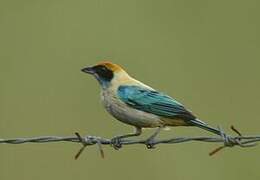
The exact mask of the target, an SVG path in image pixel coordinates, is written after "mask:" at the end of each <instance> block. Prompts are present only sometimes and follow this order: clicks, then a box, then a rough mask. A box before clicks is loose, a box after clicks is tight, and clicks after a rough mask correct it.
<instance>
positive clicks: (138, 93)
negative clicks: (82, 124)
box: [117, 86, 196, 121]
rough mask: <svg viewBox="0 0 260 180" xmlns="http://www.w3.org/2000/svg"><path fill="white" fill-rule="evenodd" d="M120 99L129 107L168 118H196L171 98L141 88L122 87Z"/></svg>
mask: <svg viewBox="0 0 260 180" xmlns="http://www.w3.org/2000/svg"><path fill="white" fill-rule="evenodd" d="M117 93H118V96H119V98H120V99H121V100H122V101H123V102H124V103H126V104H127V105H128V106H130V107H132V108H135V109H138V110H141V111H144V112H148V113H152V114H155V115H158V116H162V117H166V118H181V119H184V120H187V121H189V120H194V119H196V117H195V116H194V115H193V114H192V113H191V112H190V111H188V110H187V109H185V107H184V106H183V105H182V104H181V103H179V102H178V101H176V100H175V99H173V98H171V97H170V96H168V95H166V94H163V93H161V92H158V91H154V90H149V89H146V88H142V87H139V86H120V87H119V88H118V92H117Z"/></svg>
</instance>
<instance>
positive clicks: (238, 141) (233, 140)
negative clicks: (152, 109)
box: [0, 135, 260, 146]
mask: <svg viewBox="0 0 260 180" xmlns="http://www.w3.org/2000/svg"><path fill="white" fill-rule="evenodd" d="M83 139H84V143H85V144H86V145H94V144H97V143H100V144H102V145H109V144H112V142H111V140H110V139H107V138H102V137H97V136H85V137H83ZM189 141H201V142H211V143H226V139H223V138H222V137H217V136H216V137H203V136H197V137H176V138H170V139H162V140H155V141H154V142H153V143H154V144H175V143H183V142H189ZM258 141H260V135H257V136H234V137H230V136H229V137H228V143H229V144H230V145H226V146H236V145H238V146H241V145H248V144H252V143H255V142H258ZM49 142H74V143H82V141H81V140H80V139H79V138H78V137H77V136H68V137H60V136H40V137H32V138H13V139H0V144H23V143H49ZM145 143H146V140H129V139H124V140H122V142H121V144H122V145H131V144H145Z"/></svg>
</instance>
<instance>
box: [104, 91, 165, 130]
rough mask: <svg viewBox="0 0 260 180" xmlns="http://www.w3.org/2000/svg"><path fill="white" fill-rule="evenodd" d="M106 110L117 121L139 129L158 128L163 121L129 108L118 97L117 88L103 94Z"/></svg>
mask: <svg viewBox="0 0 260 180" xmlns="http://www.w3.org/2000/svg"><path fill="white" fill-rule="evenodd" d="M101 99H102V103H103V105H104V107H105V109H106V110H107V111H108V112H109V113H110V114H111V115H112V116H114V117H115V118H116V119H117V120H119V121H121V122H123V123H126V124H130V125H133V126H137V127H158V126H160V125H161V123H162V122H161V120H160V118H159V117H158V116H156V115H153V114H150V113H146V112H143V111H139V110H136V109H134V108H131V107H129V106H128V105H126V104H125V103H124V102H123V101H121V100H120V99H119V98H118V96H117V88H108V89H106V90H103V91H102V92H101Z"/></svg>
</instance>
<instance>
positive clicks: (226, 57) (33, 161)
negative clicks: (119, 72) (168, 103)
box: [0, 0, 260, 180]
mask: <svg viewBox="0 0 260 180" xmlns="http://www.w3.org/2000/svg"><path fill="white" fill-rule="evenodd" d="M259 5H260V3H259V1H257V0H248V1H242V0H220V1H207V0H198V1H194V0H178V1H176V0H174V1H170V0H167V1H166V0H163V1H149V0H145V1H138V0H129V1H120V0H109V1H108V0H75V1H70V0H44V1H35V0H23V1H20V0H1V1H0V86H1V88H0V138H15V137H33V136H40V135H59V136H67V135H73V133H74V132H75V131H78V132H80V133H81V134H90V135H98V136H103V137H112V136H114V135H118V134H122V133H127V132H131V131H132V128H131V127H129V126H126V125H124V124H122V123H120V122H118V121H116V120H114V119H113V118H112V117H111V116H109V115H108V114H107V113H106V112H105V110H104V109H103V108H102V105H101V103H100V100H99V87H98V84H97V82H96V81H95V80H94V79H93V78H92V77H90V76H88V75H86V74H84V73H81V72H80V69H81V68H82V67H84V66H87V65H92V64H95V63H97V62H99V61H100V60H104V59H108V60H111V61H113V62H116V63H118V64H121V65H122V66H124V67H125V68H126V69H127V70H128V72H129V73H130V74H131V75H133V76H134V77H136V78H137V79H139V80H141V81H143V82H145V83H147V84H149V85H151V86H152V87H154V88H156V89H159V90H162V91H164V92H166V93H168V94H170V95H172V96H174V97H175V98H176V99H178V100H179V101H181V102H182V103H183V104H185V105H186V106H187V107H188V108H189V109H191V110H192V111H193V112H194V113H195V114H196V115H197V116H199V117H200V118H201V119H203V120H204V121H206V122H208V123H210V124H211V125H213V126H217V125H221V126H222V127H223V128H224V129H225V130H226V131H227V132H228V133H232V132H230V130H229V126H230V125H231V124H233V125H235V126H236V127H237V128H238V129H240V130H241V131H242V132H244V133H245V134H260V119H259V117H258V115H259V112H258V111H259V107H260V101H259V99H260V95H259V91H260V84H259V80H260V72H259V66H260V61H259V60H260V36H259V30H260V29H259V28H260V21H259V18H260V8H259ZM150 133H151V131H146V132H145V134H144V136H148V135H149V134H150ZM188 135H191V136H192V135H210V134H209V133H207V132H204V131H203V130H200V129H196V128H175V129H174V130H172V131H166V132H163V133H162V134H161V137H164V138H166V137H174V136H188ZM217 146H218V144H209V143H184V144H176V145H159V146H158V147H157V148H156V149H154V150H147V149H146V148H145V147H144V146H141V145H133V146H127V147H125V148H123V149H121V150H120V151H115V150H113V149H112V148H111V147H108V146H107V147H104V149H105V154H106V158H105V159H104V160H103V159H101V158H100V156H99V153H98V151H97V148H96V147H95V146H92V147H89V148H87V149H86V151H85V152H84V153H83V154H82V156H81V157H80V159H79V160H77V161H75V160H74V159H73V156H74V155H75V153H76V152H77V151H78V149H79V148H80V147H81V146H80V145H79V144H73V143H48V144H23V145H4V144H1V145H0V179H1V180H13V179H19V180H28V179H38V180H46V179H62V180H67V179H68V180H69V179H77V180H83V179H84V180H86V179H108V180H110V179H126V180H131V179H148V178H149V179H159V178H160V179H166V178H168V179H200V180H204V179H205V180H208V179H211V180H215V179H236V180H240V179H241V180H242V179H245V178H249V179H250V180H252V179H259V178H260V172H259V166H260V163H259V162H260V156H259V152H260V151H259V150H260V147H255V148H248V149H241V148H234V149H225V150H223V151H222V152H220V153H219V154H217V155H216V156H214V157H209V156H208V152H209V151H211V150H212V149H214V148H215V147H217Z"/></svg>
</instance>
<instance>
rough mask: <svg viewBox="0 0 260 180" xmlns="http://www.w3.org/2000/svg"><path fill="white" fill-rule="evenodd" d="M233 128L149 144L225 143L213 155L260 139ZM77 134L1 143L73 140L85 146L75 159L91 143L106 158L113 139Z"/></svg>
mask: <svg viewBox="0 0 260 180" xmlns="http://www.w3.org/2000/svg"><path fill="white" fill-rule="evenodd" d="M231 129H232V130H233V131H234V132H236V133H237V134H238V135H237V136H228V135H226V134H225V133H224V132H223V131H222V130H221V128H219V130H220V131H221V136H216V137H203V136H198V137H176V138H170V139H163V140H154V141H153V142H152V144H151V143H150V144H149V146H150V147H151V145H152V147H154V146H155V145H157V144H176V143H184V142H191V141H201V142H210V143H223V145H222V146H220V147H218V148H216V149H214V150H213V151H211V152H210V153H209V155H213V154H215V153H217V152H218V151H220V150H221V149H223V148H225V147H234V146H239V147H243V148H245V147H252V146H256V145H257V144H256V142H258V141H260V135H256V136H243V135H241V133H240V132H239V131H238V130H237V129H235V128H234V126H231ZM75 135H76V136H68V137H59V136H40V137H32V138H13V139H0V144H23V143H49V142H73V143H81V144H82V145H83V146H82V148H81V149H80V150H79V152H78V153H77V154H76V156H75V159H77V158H78V157H79V156H80V154H81V153H82V152H83V150H84V149H85V147H87V146H91V145H97V146H98V149H99V151H100V154H101V157H102V158H104V151H103V149H102V146H101V145H112V146H113V141H112V140H111V139H107V138H102V137H98V136H81V135H80V134H79V133H75ZM120 144H121V145H133V144H145V145H147V141H146V140H130V139H123V140H122V141H121V142H120Z"/></svg>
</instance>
